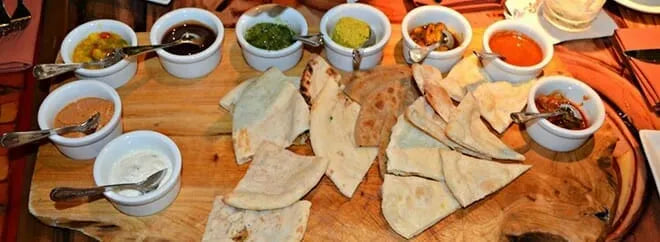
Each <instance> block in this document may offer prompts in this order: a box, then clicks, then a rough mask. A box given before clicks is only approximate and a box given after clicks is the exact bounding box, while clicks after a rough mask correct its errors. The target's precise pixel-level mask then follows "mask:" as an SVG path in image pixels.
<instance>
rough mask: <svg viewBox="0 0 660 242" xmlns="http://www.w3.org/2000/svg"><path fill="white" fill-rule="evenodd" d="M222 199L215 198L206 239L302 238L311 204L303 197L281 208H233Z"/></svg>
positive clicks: (295, 239) (207, 224) (208, 241)
mask: <svg viewBox="0 0 660 242" xmlns="http://www.w3.org/2000/svg"><path fill="white" fill-rule="evenodd" d="M222 199H223V198H222V196H218V197H216V198H215V201H213V209H212V210H211V213H210V214H209V217H208V221H207V222H206V230H205V232H204V237H203V238H202V241H203V242H216V241H291V242H294V241H301V240H302V238H303V235H304V234H305V229H306V228H307V219H308V218H309V209H310V207H311V206H312V203H311V202H309V201H305V200H301V201H298V202H296V203H294V204H292V205H291V206H288V207H284V208H280V209H273V210H265V211H254V210H245V209H240V208H234V207H232V206H229V205H227V204H225V203H223V202H222Z"/></svg>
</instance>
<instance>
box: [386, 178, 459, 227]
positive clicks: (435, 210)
mask: <svg viewBox="0 0 660 242" xmlns="http://www.w3.org/2000/svg"><path fill="white" fill-rule="evenodd" d="M459 208H460V205H459V204H458V202H457V201H456V199H454V197H453V196H452V195H451V192H450V191H449V189H448V188H447V185H446V184H445V183H444V182H441V181H432V180H427V179H424V178H419V177H414V176H409V177H400V176H395V175H390V174H386V175H385V178H384V180H383V201H382V203H381V210H382V212H383V216H384V217H385V220H386V221H387V223H388V224H389V225H390V227H391V228H392V229H393V230H394V231H395V232H396V233H398V234H399V235H401V236H403V237H404V238H406V239H410V238H412V237H413V236H415V235H417V234H419V233H421V232H422V231H424V230H426V229H427V228H429V227H431V226H433V225H434V224H435V223H437V222H438V221H440V220H441V219H443V218H444V217H446V216H448V215H449V214H451V213H452V212H454V211H456V210H457V209H459Z"/></svg>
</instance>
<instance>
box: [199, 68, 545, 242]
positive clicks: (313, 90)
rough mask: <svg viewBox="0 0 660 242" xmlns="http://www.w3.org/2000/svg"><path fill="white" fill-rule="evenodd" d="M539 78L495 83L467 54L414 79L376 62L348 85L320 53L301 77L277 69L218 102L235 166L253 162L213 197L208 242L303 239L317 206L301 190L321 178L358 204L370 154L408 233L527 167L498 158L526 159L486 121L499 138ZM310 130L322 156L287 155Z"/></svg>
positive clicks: (396, 221) (389, 207)
mask: <svg viewBox="0 0 660 242" xmlns="http://www.w3.org/2000/svg"><path fill="white" fill-rule="evenodd" d="M413 76H414V82H413V79H411V78H412V77H413ZM533 82H534V81H530V82H527V83H524V84H520V85H515V86H514V85H511V84H510V83H508V82H491V80H490V79H489V78H488V76H487V75H486V74H485V73H484V72H483V70H482V68H481V67H480V66H479V61H478V59H477V58H476V57H475V56H472V55H470V56H469V57H466V58H464V59H463V60H462V61H460V62H459V63H458V64H457V65H456V66H455V67H454V68H453V69H452V70H451V71H450V73H449V74H448V76H447V77H446V78H443V77H442V73H440V71H438V70H437V69H435V68H434V67H431V66H426V65H417V64H415V65H413V68H412V72H411V71H410V69H409V68H408V67H407V66H394V67H381V68H377V69H374V70H372V71H368V72H359V73H356V74H355V75H354V76H352V77H351V78H350V80H349V82H348V84H347V86H346V87H345V86H344V85H342V84H341V76H340V75H339V74H338V73H337V72H336V71H334V70H333V69H332V68H331V67H330V65H329V64H328V63H327V62H326V61H325V60H324V59H323V58H322V57H320V56H313V57H312V59H311V60H310V62H309V63H308V64H307V66H306V68H305V71H304V73H303V76H302V80H299V79H298V78H294V77H287V76H285V75H284V74H282V73H281V72H280V71H279V70H277V69H276V68H271V69H269V70H268V71H266V72H265V73H264V74H263V75H262V76H260V77H257V78H254V79H250V80H247V81H245V82H243V83H241V84H240V85H239V86H237V87H236V88H234V89H233V90H232V91H230V92H229V93H228V94H227V95H226V96H225V97H224V98H223V99H222V100H221V102H220V104H221V105H222V106H223V107H224V108H225V109H227V110H228V111H229V112H231V113H232V114H233V119H232V121H233V126H232V141H233V145H234V152H235V156H236V162H237V163H238V164H244V163H247V162H248V161H250V160H252V162H251V164H250V167H249V168H248V170H247V172H246V174H245V175H244V176H243V178H242V179H241V180H240V181H239V183H238V184H237V185H236V187H235V188H234V189H233V190H232V191H231V192H230V193H228V194H225V195H223V196H219V197H217V198H216V200H215V202H214V206H213V209H212V211H211V213H210V215H209V218H208V222H207V227H206V233H205V235H204V241H218V240H220V241H225V240H251V241H299V240H301V239H302V237H303V235H304V231H305V228H306V226H307V219H308V216H309V210H310V207H311V203H310V202H308V201H304V200H301V199H302V198H303V197H304V196H305V194H307V193H308V192H309V191H310V190H312V189H313V188H314V187H315V186H316V185H317V184H318V183H319V181H320V179H321V178H322V177H323V175H324V174H325V175H326V176H328V178H330V180H331V181H332V182H333V183H334V184H335V186H336V187H337V189H338V191H339V192H340V193H341V194H343V195H344V196H346V197H349V198H350V197H352V196H353V194H354V193H355V191H356V190H357V188H358V186H359V185H360V183H361V182H362V180H363V178H364V176H365V175H366V173H367V171H368V170H369V168H370V167H371V164H372V163H373V161H374V159H377V160H378V161H379V165H380V171H381V173H386V174H383V185H382V204H381V209H382V213H383V216H384V217H385V219H386V220H387V222H388V224H389V225H390V227H391V228H392V229H393V230H394V231H395V232H397V233H398V234H400V235H401V236H403V237H405V238H412V237H414V236H415V235H417V234H419V233H421V232H422V231H424V230H426V229H427V228H429V227H431V226H432V225H433V224H435V223H437V222H438V221H440V220H442V219H443V218H445V217H446V216H449V215H450V214H451V213H453V212H454V211H456V210H457V209H460V208H461V207H466V206H469V205H470V204H472V203H474V202H476V201H478V200H480V199H482V198H484V197H486V196H488V195H489V194H491V193H494V192H496V191H497V190H499V189H501V188H502V187H504V186H506V185H507V184H509V183H510V182H511V181H513V180H514V179H516V178H517V177H518V176H520V175H521V174H522V173H524V172H525V171H527V170H528V169H529V168H530V166H529V165H523V164H505V163H500V162H496V161H491V159H505V160H524V159H525V157H524V156H523V155H521V154H519V153H517V152H516V151H514V150H513V149H511V148H509V147H508V146H507V145H506V144H504V143H503V142H502V141H501V140H500V139H499V138H498V137H497V136H496V135H495V134H494V133H492V132H491V131H490V130H489V128H488V126H487V124H486V123H484V122H483V121H482V119H481V118H482V117H483V118H484V119H485V120H486V121H487V122H488V123H489V124H490V126H491V127H492V128H493V129H494V130H495V131H497V132H499V133H502V132H504V131H505V130H506V128H507V127H508V126H509V124H510V123H511V119H510V117H509V113H511V112H515V111H520V110H521V109H522V108H523V107H524V106H525V105H526V100H527V93H528V92H529V88H530V87H531V86H532V85H533ZM415 85H416V86H417V88H415V87H414V86H415ZM420 94H421V96H420ZM455 101H456V102H459V103H458V105H455V104H454V102H455ZM308 129H309V137H310V140H311V145H312V148H313V150H314V153H315V156H301V155H297V154H295V153H293V152H291V151H289V150H287V149H286V147H288V146H290V145H291V144H292V142H294V139H296V137H298V136H299V135H300V134H301V133H303V132H305V131H306V130H308ZM381 155H382V157H380V156H381ZM385 156H386V158H387V160H388V162H387V163H385V162H384V161H385Z"/></svg>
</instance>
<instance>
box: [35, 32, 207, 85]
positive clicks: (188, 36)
mask: <svg viewBox="0 0 660 242" xmlns="http://www.w3.org/2000/svg"><path fill="white" fill-rule="evenodd" d="M203 43H204V38H202V37H201V36H198V35H196V34H193V33H184V34H183V36H181V38H180V39H178V40H175V41H172V42H170V43H167V44H160V45H138V46H129V47H123V48H117V49H115V50H114V51H112V52H110V53H108V54H107V55H106V56H105V57H104V58H103V59H101V60H99V61H92V62H85V63H71V64H39V65H35V66H34V69H32V75H34V77H35V78H37V80H43V79H46V78H51V77H54V76H57V75H60V74H64V73H67V72H70V71H74V70H76V69H78V68H88V69H89V68H97V69H98V68H106V67H109V66H111V65H114V64H116V63H117V62H119V61H121V60H123V59H124V58H127V57H130V56H134V55H139V54H143V53H147V52H151V51H155V50H157V49H163V48H169V47H172V46H176V45H182V44H193V45H197V46H201V45H202V44H203Z"/></svg>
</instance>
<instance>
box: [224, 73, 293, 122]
mask: <svg viewBox="0 0 660 242" xmlns="http://www.w3.org/2000/svg"><path fill="white" fill-rule="evenodd" d="M255 80H257V78H250V79H247V80H245V81H243V82H241V83H239V84H238V86H236V87H234V89H231V91H229V92H228V93H227V94H225V96H224V97H222V99H220V106H221V107H223V108H224V109H225V110H227V111H228V112H229V113H233V112H234V105H236V102H237V101H238V99H239V98H240V97H241V95H242V94H243V91H245V89H246V88H247V87H248V86H249V85H251V84H252V83H253V82H254V81H255ZM286 81H288V82H289V83H291V84H293V85H294V86H296V87H297V86H299V85H300V78H298V77H293V76H287V77H286Z"/></svg>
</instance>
